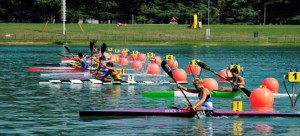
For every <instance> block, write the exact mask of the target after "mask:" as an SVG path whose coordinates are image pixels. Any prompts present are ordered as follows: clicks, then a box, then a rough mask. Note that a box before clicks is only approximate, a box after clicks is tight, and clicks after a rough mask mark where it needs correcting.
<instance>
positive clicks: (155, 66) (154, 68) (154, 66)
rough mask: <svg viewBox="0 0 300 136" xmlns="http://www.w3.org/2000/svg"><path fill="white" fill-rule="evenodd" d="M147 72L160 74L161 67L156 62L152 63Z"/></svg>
mask: <svg viewBox="0 0 300 136" xmlns="http://www.w3.org/2000/svg"><path fill="white" fill-rule="evenodd" d="M146 71H147V74H159V73H160V68H159V65H158V64H156V63H150V64H149V65H148V67H147V69H146Z"/></svg>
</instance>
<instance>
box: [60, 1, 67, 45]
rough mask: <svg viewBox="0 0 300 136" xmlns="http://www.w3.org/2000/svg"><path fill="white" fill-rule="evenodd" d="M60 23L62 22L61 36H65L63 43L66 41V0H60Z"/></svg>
mask: <svg viewBox="0 0 300 136" xmlns="http://www.w3.org/2000/svg"><path fill="white" fill-rule="evenodd" d="M61 11H62V21H63V35H64V36H65V42H67V41H66V40H67V39H66V0H62V10H61Z"/></svg>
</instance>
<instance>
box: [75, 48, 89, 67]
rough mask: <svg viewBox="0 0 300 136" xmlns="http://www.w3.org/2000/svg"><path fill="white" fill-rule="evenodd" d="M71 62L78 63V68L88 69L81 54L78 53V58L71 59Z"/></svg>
mask: <svg viewBox="0 0 300 136" xmlns="http://www.w3.org/2000/svg"><path fill="white" fill-rule="evenodd" d="M73 60H75V61H77V62H79V63H80V68H88V63H87V61H86V59H85V58H84V57H83V55H82V52H81V51H79V52H78V58H73Z"/></svg>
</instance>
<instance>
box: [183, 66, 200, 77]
mask: <svg viewBox="0 0 300 136" xmlns="http://www.w3.org/2000/svg"><path fill="white" fill-rule="evenodd" d="M186 71H187V73H188V74H196V75H199V74H200V72H201V68H200V67H199V66H193V65H192V64H189V65H187V67H186Z"/></svg>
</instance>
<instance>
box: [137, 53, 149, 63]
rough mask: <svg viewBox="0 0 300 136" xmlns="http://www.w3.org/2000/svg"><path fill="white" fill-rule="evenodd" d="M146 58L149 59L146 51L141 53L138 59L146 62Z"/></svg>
mask: <svg viewBox="0 0 300 136" xmlns="http://www.w3.org/2000/svg"><path fill="white" fill-rule="evenodd" d="M146 59H147V57H146V54H145V53H139V55H138V60H139V61H142V62H145V61H146Z"/></svg>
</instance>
